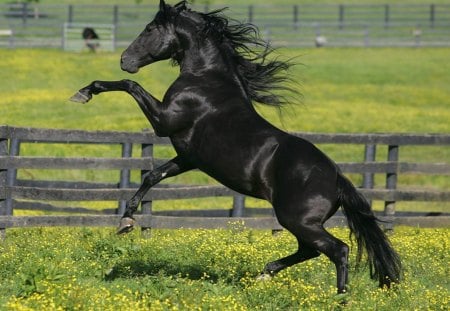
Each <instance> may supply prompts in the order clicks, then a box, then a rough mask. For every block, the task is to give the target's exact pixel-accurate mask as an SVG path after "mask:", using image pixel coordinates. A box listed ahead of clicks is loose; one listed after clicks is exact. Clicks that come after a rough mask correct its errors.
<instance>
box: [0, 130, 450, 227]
mask: <svg viewBox="0 0 450 311" xmlns="http://www.w3.org/2000/svg"><path fill="white" fill-rule="evenodd" d="M294 135H298V136H301V137H303V138H306V139H308V140H310V141H312V142H313V143H316V144H357V145H362V146H365V154H364V162H350V163H348V162H346V163H338V165H339V166H340V168H341V169H342V171H343V172H345V173H356V174H362V175H363V187H362V188H361V189H360V191H361V192H362V193H363V194H364V195H365V196H366V197H367V198H368V199H369V200H381V201H385V210H384V214H383V215H381V218H384V219H386V220H388V221H392V223H395V224H406V225H419V226H448V225H450V216H448V215H441V216H439V217H424V216H423V215H418V216H410V215H408V216H401V215H400V214H398V213H396V212H395V202H396V201H442V202H450V191H449V190H448V188H446V189H441V190H430V189H408V188H404V187H402V188H399V189H397V178H398V175H399V174H407V173H414V174H431V175H450V164H449V163H447V162H445V163H422V162H421V163H410V162H400V161H399V148H400V147H401V146H406V145H414V146H425V145H429V146H440V147H442V148H448V147H450V135H448V134H314V133H294ZM31 143H33V144H95V145H105V144H106V145H118V146H120V148H121V151H122V152H121V156H120V157H112V158H102V157H98V156H89V157H86V156H77V157H54V156H23V155H20V149H21V148H20V147H21V145H23V144H31ZM168 144H170V141H169V140H168V139H165V138H159V137H157V136H155V135H154V134H153V133H152V132H149V131H143V132H140V133H136V132H134V133H130V132H100V131H97V132H89V131H80V130H55V129H37V128H20V127H10V126H0V233H2V234H3V235H4V232H5V229H6V228H12V227H30V226H114V225H116V224H117V221H118V217H120V216H119V215H118V214H121V213H122V212H123V210H124V208H125V202H126V200H127V199H129V198H130V197H131V196H132V195H133V193H134V192H135V190H136V187H138V184H137V183H132V182H131V177H130V175H131V171H133V170H134V171H140V172H141V175H143V174H145V173H146V172H148V171H149V170H151V169H152V168H153V167H154V165H159V164H160V163H162V162H163V161H164V159H155V158H154V155H153V148H154V146H155V145H168ZM383 145H385V146H387V148H388V154H387V161H385V162H376V161H375V155H376V150H377V148H380V146H383ZM137 147H138V148H139V149H140V151H141V156H140V157H136V156H135V157H132V153H133V148H134V149H136V148H137ZM67 169H70V170H73V169H76V170H94V171H97V170H115V171H119V172H120V178H119V180H118V181H116V182H114V181H112V182H87V181H85V180H82V181H69V180H41V179H39V178H32V179H30V178H28V179H27V178H23V177H21V175H19V177H18V171H19V172H21V171H24V170H44V171H45V170H67ZM380 173H381V174H385V175H386V187H385V188H383V189H380V188H374V174H380ZM22 175H23V174H22ZM217 196H224V197H233V206H232V207H231V208H230V209H226V208H224V209H221V210H208V211H199V210H195V211H171V212H166V213H156V212H155V213H152V202H153V201H156V200H174V199H189V198H203V197H217ZM67 201H69V202H70V201H72V202H78V201H81V202H82V201H117V202H118V203H117V204H118V205H117V206H118V207H117V208H109V209H105V210H100V211H99V210H93V209H89V208H86V207H74V206H72V205H70V206H58V205H57V204H58V203H57V202H67ZM55 202H56V203H55ZM18 209H27V210H45V211H51V212H53V213H58V212H64V213H70V212H72V213H78V214H79V213H81V214H82V215H76V216H74V215H69V216H66V215H64V216H59V215H57V216H15V215H14V210H18ZM256 215H259V217H255V216H256ZM230 216H232V218H230ZM137 221H138V223H139V224H140V225H141V227H142V228H223V227H227V226H228V225H229V223H230V221H231V222H232V221H239V222H244V223H245V225H246V226H247V227H251V228H260V229H262V228H266V229H279V228H280V226H279V224H278V222H277V221H276V220H275V218H274V217H273V215H272V210H271V209H270V208H266V209H255V208H246V207H245V197H244V196H242V195H240V194H238V193H235V192H233V191H231V190H229V189H227V188H226V187H223V186H219V185H200V186H199V185H173V184H169V185H161V186H157V187H155V188H153V189H152V190H151V191H150V192H149V193H148V194H147V195H146V196H145V197H144V200H143V202H142V206H141V214H140V215H138V216H137ZM344 223H345V220H344V218H343V216H339V215H338V216H335V217H333V218H332V219H331V220H330V221H329V223H328V225H329V226H338V225H343V224H344ZM388 229H389V227H388Z"/></svg>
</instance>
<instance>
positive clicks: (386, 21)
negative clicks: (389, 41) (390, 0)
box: [384, 4, 391, 29]
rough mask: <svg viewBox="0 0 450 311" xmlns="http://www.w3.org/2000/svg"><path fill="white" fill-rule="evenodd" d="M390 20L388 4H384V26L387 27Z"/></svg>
mask: <svg viewBox="0 0 450 311" xmlns="http://www.w3.org/2000/svg"><path fill="white" fill-rule="evenodd" d="M390 22H391V14H390V6H389V4H386V5H385V6H384V28H386V29H387V28H389V24H390Z"/></svg>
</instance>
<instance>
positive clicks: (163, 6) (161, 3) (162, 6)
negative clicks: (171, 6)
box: [159, 0, 166, 12]
mask: <svg viewBox="0 0 450 311" xmlns="http://www.w3.org/2000/svg"><path fill="white" fill-rule="evenodd" d="M159 10H160V11H161V12H164V11H165V10H166V3H165V2H164V0H159Z"/></svg>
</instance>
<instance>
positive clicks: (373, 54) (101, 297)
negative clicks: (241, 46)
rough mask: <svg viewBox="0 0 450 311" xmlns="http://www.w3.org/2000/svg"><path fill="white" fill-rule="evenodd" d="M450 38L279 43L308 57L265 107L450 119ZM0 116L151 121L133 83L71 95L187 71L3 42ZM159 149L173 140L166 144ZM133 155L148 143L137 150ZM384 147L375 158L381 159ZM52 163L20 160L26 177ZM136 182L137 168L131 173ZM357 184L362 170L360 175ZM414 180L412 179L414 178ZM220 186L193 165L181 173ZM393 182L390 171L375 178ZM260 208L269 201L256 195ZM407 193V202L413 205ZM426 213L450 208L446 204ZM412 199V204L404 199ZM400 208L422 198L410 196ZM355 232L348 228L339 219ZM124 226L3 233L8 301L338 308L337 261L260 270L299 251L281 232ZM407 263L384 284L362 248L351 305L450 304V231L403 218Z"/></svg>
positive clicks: (160, 84) (389, 128) (356, 122)
mask: <svg viewBox="0 0 450 311" xmlns="http://www.w3.org/2000/svg"><path fill="white" fill-rule="evenodd" d="M449 52H450V51H449V49H323V50H322V49H321V50H315V49H314V50H313V49H309V50H282V51H281V53H282V54H283V55H284V57H286V58H289V57H294V56H298V55H300V57H299V58H298V59H297V60H298V61H299V62H301V63H303V65H299V66H297V67H295V68H294V69H293V70H292V75H293V76H294V77H295V78H296V79H297V80H298V82H299V86H298V88H299V90H300V91H301V93H302V94H303V96H302V97H299V98H298V99H297V100H295V102H296V103H298V105H291V106H289V107H287V108H286V109H285V110H284V111H283V112H282V114H281V117H280V114H279V113H278V112H277V111H276V110H273V109H269V108H264V107H260V108H259V109H258V110H259V112H260V113H261V114H263V115H264V116H265V117H266V118H267V119H269V120H270V121H271V122H273V123H275V124H276V125H277V126H279V127H282V128H283V129H285V130H289V131H312V132H349V133H353V132H420V133H428V132H442V133H449V131H450V125H449V122H448V120H450V75H448V72H450V63H449V62H448V55H449ZM0 56H1V58H2V62H1V63H0V79H1V81H2V83H1V84H0V98H1V101H0V124H9V125H12V126H33V127H52V128H77V129H88V130H132V131H139V130H141V129H142V128H146V127H148V123H147V121H146V120H145V118H144V117H143V115H142V113H141V112H140V110H139V108H138V107H137V105H136V104H135V103H134V102H133V100H132V99H131V98H129V97H128V96H126V95H124V94H120V93H117V94H103V95H101V96H98V97H96V98H95V99H94V100H93V101H92V102H91V103H89V104H87V105H84V106H83V105H77V104H73V103H69V102H68V100H67V99H68V98H69V97H70V96H71V95H72V94H73V93H74V92H75V91H76V90H77V89H79V88H80V87H82V86H84V85H85V84H87V83H88V82H90V81H91V80H95V79H104V80H117V79H122V78H132V79H135V80H137V81H138V82H140V83H141V84H142V85H144V86H145V88H146V89H148V90H149V91H151V92H152V93H153V94H155V95H156V96H157V97H161V96H162V94H163V93H164V91H165V90H166V89H167V87H168V85H169V84H170V82H171V81H172V80H173V79H174V78H175V77H176V75H177V68H173V67H170V66H169V64H168V63H167V62H164V63H160V64H154V65H152V66H150V67H148V68H146V69H143V70H142V71H141V72H140V74H138V75H135V76H131V77H130V75H128V74H126V73H123V72H121V71H120V69H119V64H118V59H119V54H118V53H104V54H96V55H92V54H83V53H82V54H73V53H64V52H61V51H55V50H0ZM22 147H23V148H22V151H23V154H24V155H38V154H39V155H43V154H45V155H55V156H80V155H98V156H114V155H115V156H118V155H119V154H120V150H119V149H118V148H107V147H102V148H100V149H98V148H97V147H95V148H93V147H86V146H79V145H77V146H74V147H72V148H68V147H67V146H64V145H63V146H54V145H51V147H50V146H49V145H46V146H36V145H35V144H24V145H23V146H22ZM321 148H322V149H323V150H325V151H326V152H327V153H328V154H329V155H330V156H331V157H332V158H334V159H335V160H337V161H359V160H361V159H362V147H354V146H342V147H336V146H331V145H323V146H321ZM156 152H157V154H158V155H159V156H161V157H168V156H170V155H173V150H171V149H170V148H162V149H158V150H156ZM135 153H136V154H138V153H139V151H135ZM385 157H386V151H385V150H379V153H378V158H379V159H380V160H384V159H385ZM400 157H401V159H407V160H412V161H430V162H435V161H440V162H447V163H448V159H449V158H450V151H449V150H448V148H443V147H441V148H435V147H433V148H431V147H423V148H415V147H414V148H413V147H408V148H404V149H401V151H400ZM42 174H44V172H42V171H37V170H23V171H21V172H19V175H20V176H21V177H22V178H35V179H38V178H41V176H42ZM47 177H48V178H60V179H63V178H72V179H76V180H80V179H81V180H99V181H104V180H110V179H112V178H117V172H106V173H105V174H104V175H97V174H95V175H94V174H93V173H92V172H81V171H80V172H73V171H71V172H66V173H65V172H55V171H51V172H48V175H47ZM133 178H134V179H135V180H137V179H138V174H137V173H136V174H135V175H134V177H133ZM352 178H354V180H356V181H359V176H352ZM401 179H402V180H401V183H402V184H404V185H408V186H414V185H420V186H425V187H436V188H439V189H449V188H450V182H449V179H448V177H442V178H431V179H430V178H428V177H427V178H422V177H420V178H419V177H417V176H405V177H401ZM403 179H405V180H403ZM174 180H175V181H176V182H182V183H189V182H194V183H210V182H212V180H211V179H210V178H207V177H205V176H204V175H200V174H196V173H190V174H185V175H182V176H180V177H177V178H176V179H174ZM377 182H378V184H379V185H383V183H384V181H383V176H377ZM249 204H250V205H252V206H253V205H260V204H263V203H261V202H259V201H254V200H250V201H249ZM405 204H406V203H405ZM428 205H429V204H427V206H426V207H421V208H422V209H426V210H438V211H448V204H443V203H439V204H435V205H431V208H430V207H429V206H428ZM211 206H213V207H224V206H226V207H229V206H231V201H230V200H229V199H226V198H216V199H211V200H191V201H184V200H183V201H172V202H163V203H161V204H160V203H158V202H156V203H155V204H154V207H155V209H179V208H205V207H211ZM402 206H404V207H402ZM398 208H400V209H402V208H404V209H417V206H416V205H414V206H412V207H411V206H410V205H408V204H406V205H404V204H403V203H401V204H398ZM332 233H333V234H336V235H337V236H339V237H340V238H342V239H343V240H345V241H347V242H349V241H348V230H347V229H333V230H332ZM152 236H153V238H152V239H148V240H145V239H141V238H140V237H139V233H138V232H137V231H135V232H134V233H132V234H130V235H127V236H123V237H117V236H115V235H114V234H113V230H111V229H91V228H82V229H74V228H47V229H44V228H38V229H11V230H8V231H7V239H6V241H5V242H3V243H2V244H0V310H43V309H45V310H58V309H66V310H117V309H134V310H149V309H150V310H193V309H194V310H340V309H342V308H341V307H340V306H339V302H340V301H341V299H342V297H336V296H335V294H334V293H335V289H334V286H335V285H334V283H335V272H334V267H333V266H332V264H331V263H330V261H329V260H328V259H326V258H325V257H324V256H321V257H319V258H317V259H315V260H311V261H308V262H306V263H304V264H302V265H299V266H296V267H293V268H290V269H288V270H286V271H284V272H282V273H281V274H280V275H279V276H277V277H276V278H275V279H273V280H272V281H270V282H266V283H259V282H256V281H255V280H254V277H255V276H256V275H257V274H258V272H259V271H260V270H261V269H262V267H263V266H264V264H265V263H266V262H268V261H270V260H274V259H277V258H279V257H281V256H285V255H287V254H289V253H291V252H293V251H294V249H295V248H296V242H295V240H294V239H293V237H292V236H290V235H289V234H288V233H286V232H284V233H282V234H281V235H279V236H276V237H274V236H272V235H271V234H270V232H267V231H250V230H243V228H241V227H240V226H239V225H236V224H233V225H230V229H229V230H176V231H175V230H170V231H169V230H167V231H166V230H154V231H153V232H152ZM391 239H392V242H393V244H394V247H395V248H396V249H397V250H398V251H399V253H400V255H401V257H402V259H403V264H404V266H405V275H404V281H403V282H402V283H401V284H400V285H399V286H398V287H396V289H395V290H392V291H386V290H380V289H377V288H376V283H374V282H372V281H370V280H369V277H368V274H369V272H368V271H367V269H366V268H365V267H363V268H362V269H361V270H359V271H357V270H356V269H355V268H354V258H355V250H352V252H351V261H352V264H351V269H350V294H349V295H348V296H347V297H346V299H347V301H348V305H347V307H346V308H345V309H347V310H447V309H448V308H449V306H450V301H449V297H450V293H449V291H450V289H449V286H448V282H447V280H448V279H449V277H450V271H449V268H448V262H449V260H450V257H449V252H448V247H449V243H450V232H449V229H448V228H446V229H419V228H397V229H396V231H395V234H394V235H393V236H392V237H391Z"/></svg>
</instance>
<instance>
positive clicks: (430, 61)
mask: <svg viewBox="0 0 450 311" xmlns="http://www.w3.org/2000/svg"><path fill="white" fill-rule="evenodd" d="M449 52H450V50H449V49H387V48H386V49H384V48H383V49H382V48H379V49H377V48H374V49H290V50H279V51H278V54H279V56H280V57H282V58H285V59H289V58H294V60H295V62H297V63H298V65H297V66H295V67H293V68H292V69H291V71H290V75H291V77H292V78H293V80H294V81H295V84H294V85H293V87H294V88H295V89H296V90H297V91H298V92H299V93H300V94H298V95H296V94H294V95H292V94H288V95H291V96H290V99H291V102H292V104H290V105H288V106H287V107H285V108H283V109H282V110H280V111H279V110H277V109H273V108H267V107H262V106H258V111H259V112H260V113H261V114H262V115H263V116H264V117H266V118H267V119H269V120H270V121H271V122H272V123H274V124H275V125H277V126H278V127H280V128H282V129H284V130H287V131H306V132H329V133H335V132H345V133H375V132H377V133H379V132H387V133H390V132H402V133H449V131H450V122H449V120H450V75H449V74H448V73H449V72H450V63H449V62H448V55H449ZM0 56H1V59H2V62H1V63H0V77H1V81H2V83H1V85H0V98H1V100H0V124H8V125H14V126H26V127H50V128H69V129H84V130H119V131H122V130H126V131H140V130H141V129H144V128H148V127H149V124H148V122H147V120H146V119H145V117H144V115H143V114H142V113H141V111H140V109H139V108H138V106H137V105H136V103H135V102H134V100H133V99H132V98H131V97H130V96H128V95H126V94H123V93H113V94H112V93H110V94H102V95H100V96H97V97H95V98H94V99H93V101H91V102H90V103H88V104H86V105H79V104H75V103H72V102H69V101H68V98H69V97H70V96H71V95H72V94H73V93H74V92H75V91H76V90H78V89H79V88H81V87H83V86H84V85H86V84H87V83H89V82H90V81H92V80H95V79H100V80H119V79H123V78H131V79H134V80H136V81H138V82H139V83H140V84H142V85H143V86H144V87H145V88H146V89H147V90H149V91H150V92H152V93H153V94H154V95H155V96H157V97H159V98H161V97H162V95H163V94H164V92H165V90H166V89H167V88H168V86H169V85H170V83H171V82H172V81H173V80H174V79H175V78H176V76H177V74H178V68H176V67H172V66H171V65H170V63H169V62H161V63H156V64H152V65H151V66H149V67H146V68H143V69H142V70H141V71H140V72H139V73H138V74H136V75H130V74H127V73H125V72H122V71H121V70H120V66H119V58H120V54H119V53H98V54H91V53H65V52H61V51H58V50H30V49H28V50H20V49H18V50H0ZM320 148H321V149H323V150H324V151H325V152H326V153H327V154H329V155H330V156H331V157H332V158H333V159H334V160H335V161H338V162H339V161H361V160H362V158H363V147H362V146H352V145H343V146H342V145H341V146H335V145H321V146H320ZM21 152H22V154H24V155H54V156H80V155H83V156H84V155H86V156H87V155H92V156H105V157H108V156H119V155H120V149H119V148H118V147H117V148H112V147H101V148H99V147H95V148H93V147H90V146H80V145H77V146H74V147H71V148H69V147H67V146H59V145H51V146H41V147H39V146H35V145H33V144H26V145H23V146H22V150H21ZM139 152H140V151H139V150H135V155H136V156H139ZM156 154H157V156H159V157H163V158H168V157H171V156H173V154H174V153H173V150H172V148H158V149H157V150H156ZM377 158H378V160H381V161H384V160H385V159H386V148H379V150H378V153H377ZM449 158H450V150H449V148H443V147H405V148H402V149H401V150H400V160H405V161H414V162H421V161H422V162H426V161H429V162H448V159H449ZM43 174H44V175H45V176H46V177H44V178H47V179H74V180H80V179H81V180H88V181H108V180H109V181H111V180H116V181H117V180H118V172H110V171H107V172H103V173H102V174H93V172H89V171H88V172H86V171H45V172H40V171H36V170H22V171H21V172H19V177H21V178H32V179H33V178H34V179H39V178H42V177H40V176H42V175H43ZM132 177H133V180H134V181H138V180H139V172H133V175H132ZM351 178H352V179H353V181H354V182H355V184H359V183H360V182H361V177H360V176H359V175H355V176H351ZM172 181H173V182H177V183H197V184H198V183H213V182H214V181H213V180H211V179H210V178H208V177H207V176H205V175H203V174H199V173H187V174H183V175H181V176H179V177H176V178H172V179H171V180H170V182H172ZM376 184H377V185H378V186H380V187H383V186H384V176H383V175H377V176H376ZM399 184H400V186H401V185H405V186H409V187H411V186H412V187H415V186H417V187H419V186H420V187H423V186H426V187H430V188H436V189H449V188H450V180H449V177H448V176H447V177H430V176H417V175H402V176H400V180H399ZM249 204H250V205H263V206H264V205H267V204H265V203H264V202H253V201H250V203H249ZM98 205H99V204H97V203H96V205H95V206H98ZM182 205H183V206H188V207H198V208H204V207H205V206H210V205H214V206H215V207H217V206H227V207H228V206H230V201H229V200H228V199H214V203H213V204H211V201H209V200H206V201H205V200H200V201H198V200H190V201H185V202H182ZM155 208H156V209H159V208H164V209H167V208H169V209H176V208H180V202H178V201H173V202H161V203H159V202H156V203H155ZM375 208H377V209H382V208H383V206H382V203H381V202H377V203H376V205H375ZM397 208H398V209H399V210H417V209H419V210H426V211H448V208H449V206H448V204H447V203H426V204H423V203H407V202H401V203H399V204H398V206H397Z"/></svg>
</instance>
